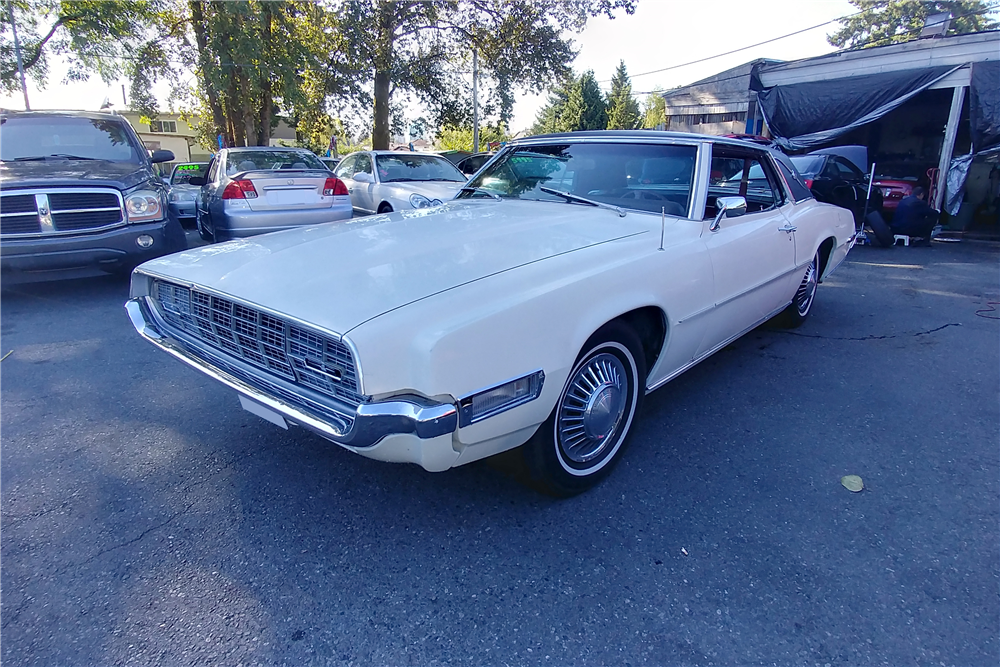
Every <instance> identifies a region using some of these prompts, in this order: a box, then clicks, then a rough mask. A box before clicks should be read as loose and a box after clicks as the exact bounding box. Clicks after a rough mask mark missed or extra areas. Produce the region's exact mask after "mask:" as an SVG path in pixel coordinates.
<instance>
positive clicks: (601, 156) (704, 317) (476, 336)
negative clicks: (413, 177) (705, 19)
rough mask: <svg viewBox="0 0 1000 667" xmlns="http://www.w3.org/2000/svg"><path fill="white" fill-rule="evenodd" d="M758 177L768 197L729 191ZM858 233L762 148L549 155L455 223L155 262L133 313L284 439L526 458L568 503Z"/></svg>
mask: <svg viewBox="0 0 1000 667" xmlns="http://www.w3.org/2000/svg"><path fill="white" fill-rule="evenodd" d="M668 163H669V164H668ZM747 164H749V165H751V168H753V167H755V166H758V167H760V168H761V171H762V173H763V176H764V178H763V179H762V180H761V182H759V183H756V184H755V185H754V187H753V188H750V187H749V183H748V182H745V181H740V182H732V181H730V182H727V183H725V184H712V183H710V182H709V173H710V172H711V171H714V170H718V171H722V172H728V173H733V171H734V169H733V167H734V166H736V165H739V166H740V167H741V168H742V167H743V166H745V165H747ZM650 165H653V166H655V169H654V168H648V169H647V167H650ZM667 167H670V168H667ZM644 172H645V173H647V174H653V173H659V174H664V175H667V176H665V177H664V178H663V179H662V180H660V181H656V180H654V179H653V178H650V179H648V180H649V181H650V182H648V183H642V184H639V183H632V182H630V180H629V175H630V174H641V173H644ZM854 235H855V230H854V223H853V220H852V219H851V215H850V213H849V212H848V211H845V210H844V209H841V208H838V207H835V206H830V205H827V204H822V203H819V202H817V201H816V200H815V199H813V198H812V196H811V195H810V194H809V191H808V190H807V189H806V188H805V186H804V185H803V184H802V183H801V182H799V181H798V180H797V177H796V175H795V173H794V168H793V167H792V166H791V163H790V162H789V161H788V159H787V157H785V156H784V155H782V154H780V153H776V152H772V151H770V150H769V149H767V148H764V147H761V146H758V145H754V144H750V143H746V142H742V141H737V140H731V139H723V138H720V137H708V136H701V135H694V134H681V133H669V132H651V131H631V132H629V131H620V132H578V133H572V134H562V135H549V136H537V137H529V138H526V139H519V140H516V141H514V142H512V143H511V144H509V145H508V146H506V147H505V148H504V149H503V150H502V151H501V152H500V153H499V154H498V156H497V158H496V159H495V160H494V161H493V162H492V163H491V164H490V165H489V166H487V167H486V168H485V169H484V170H483V171H482V172H480V174H479V175H478V176H477V177H476V178H475V179H474V180H472V181H470V182H469V183H468V184H467V186H465V187H464V188H463V189H462V192H461V194H460V196H459V197H458V198H457V199H456V200H454V201H450V202H447V203H445V204H443V205H442V206H438V207H436V208H433V209H423V210H404V211H397V212H395V213H392V214H390V215H383V216H377V217H371V218H366V219H360V220H354V221H353V222H352V224H350V225H324V226H321V227H313V228H311V229H309V230H296V231H289V232H284V233H281V234H273V235H269V236H266V237H260V238H257V239H252V240H249V241H245V242H242V243H241V244H240V245H233V246H231V247H228V248H227V251H226V252H214V251H213V250H212V249H208V248H201V249H196V250H190V251H187V252H185V253H180V254H177V255H173V256H171V257H170V258H169V259H165V260H154V261H152V262H150V263H148V264H145V265H143V266H141V267H139V268H138V269H137V271H136V272H135V273H134V274H133V280H132V288H131V299H130V300H129V302H128V303H127V305H126V308H127V310H128V314H129V316H130V317H131V320H132V322H133V324H134V325H135V327H136V329H137V330H138V331H139V333H140V334H141V335H142V336H144V337H145V338H146V339H147V340H149V341H151V342H153V343H154V344H156V345H157V346H159V347H160V348H162V349H164V350H166V351H167V352H169V353H170V354H172V355H174V356H175V357H176V358H178V359H180V360H181V361H184V362H186V363H187V364H189V365H191V366H193V367H195V368H197V369H199V370H201V371H202V372H204V373H206V374H208V375H210V376H211V377H213V378H215V379H217V380H219V381H220V382H222V383H223V384H225V385H227V386H229V387H230V388H232V389H234V390H235V391H236V393H237V394H238V395H239V397H240V401H241V404H242V405H243V407H244V408H246V409H247V410H249V411H251V412H253V413H255V414H257V415H259V416H262V417H263V418H265V419H267V420H269V421H271V422H274V423H275V424H277V425H279V426H282V427H287V426H288V424H297V425H300V426H304V427H306V428H308V429H311V430H313V431H315V432H317V433H319V434H320V435H322V436H324V437H326V438H328V439H330V440H332V441H333V442H335V443H338V444H340V445H342V446H343V447H345V448H347V449H349V450H351V451H353V452H356V453H358V454H362V455H364V456H368V457H371V458H374V459H379V460H383V461H398V462H411V463H417V464H419V465H421V466H423V467H424V468H425V469H427V470H430V471H441V470H446V469H448V468H451V467H454V466H459V465H463V464H465V463H469V462H471V461H475V460H478V459H483V458H485V457H488V456H492V455H495V454H498V453H500V452H504V451H506V450H511V449H514V448H520V449H518V450H517V451H516V452H514V454H513V456H514V457H520V459H521V461H522V463H523V465H524V467H525V470H526V471H527V473H526V474H527V476H528V478H529V479H530V480H531V481H532V483H533V484H535V485H537V486H539V487H540V488H542V489H543V490H545V491H547V492H549V493H552V494H555V495H563V496H565V495H571V494H574V493H578V492H581V491H583V490H585V489H586V488H588V487H590V486H592V485H593V484H595V483H597V482H598V481H599V480H600V479H602V478H603V477H604V476H605V475H606V474H607V473H608V471H610V469H611V467H612V466H613V465H614V464H615V462H616V461H618V460H619V459H620V458H621V456H622V452H623V451H624V449H623V448H624V446H625V442H626V439H627V437H628V435H629V433H630V432H632V430H633V424H634V421H635V418H636V416H637V414H638V411H639V407H640V404H641V403H642V400H643V396H644V395H645V394H646V393H648V392H650V391H652V390H654V389H656V388H657V387H660V386H662V385H664V384H665V383H667V382H668V381H670V380H671V379H673V378H675V377H676V376H678V375H679V374H680V373H682V372H683V371H685V370H687V369H688V368H690V367H692V366H694V365H695V364H696V363H698V362H699V361H701V360H702V359H705V358H706V357H708V356H709V355H711V354H712V353H713V352H715V351H717V350H720V349H722V348H723V347H724V346H725V345H727V344H728V343H730V342H731V341H733V340H735V339H736V338H738V337H739V336H741V335H742V334H744V333H746V332H747V331H750V330H751V329H753V328H754V327H756V326H757V325H759V324H761V323H762V322H765V321H767V320H768V319H770V318H772V317H775V316H779V317H780V320H781V322H782V323H784V324H786V325H788V326H797V325H800V324H802V323H803V322H804V321H805V320H806V318H807V317H808V316H809V314H810V312H811V311H812V308H813V304H814V299H815V296H816V291H817V284H818V283H819V282H821V281H822V280H823V279H824V278H826V277H827V276H828V275H829V274H830V272H831V271H833V270H834V269H835V268H836V267H837V266H838V265H839V264H840V263H841V262H842V261H843V260H844V258H845V257H846V255H847V253H848V250H849V249H850V247H851V245H852V242H853V239H854Z"/></svg>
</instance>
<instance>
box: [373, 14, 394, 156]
mask: <svg viewBox="0 0 1000 667" xmlns="http://www.w3.org/2000/svg"><path fill="white" fill-rule="evenodd" d="M395 10H396V7H395V6H394V5H393V3H391V2H380V3H379V9H378V45H377V46H376V47H375V48H376V51H377V52H376V56H375V123H374V127H373V128H372V148H373V149H375V150H387V149H388V148H389V139H390V138H391V136H390V131H389V86H390V83H391V82H390V79H389V73H390V72H391V71H392V60H393V52H392V46H393V44H392V42H393V39H394V38H395V32H396V16H395Z"/></svg>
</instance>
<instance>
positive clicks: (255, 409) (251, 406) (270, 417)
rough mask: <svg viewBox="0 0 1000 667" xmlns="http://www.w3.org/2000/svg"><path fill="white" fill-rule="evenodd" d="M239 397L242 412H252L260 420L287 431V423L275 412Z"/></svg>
mask: <svg viewBox="0 0 1000 667" xmlns="http://www.w3.org/2000/svg"><path fill="white" fill-rule="evenodd" d="M239 397H240V405H241V406H243V409H244V410H246V411H247V412H252V413H253V414H255V415H257V416H258V417H260V418H261V419H266V420H267V421H269V422H271V423H272V424H274V425H276V426H280V427H281V428H283V429H285V430H286V431H287V430H288V422H286V421H285V418H284V417H283V416H281V415H280V414H279V413H277V412H275V411H274V410H272V409H271V408H268V407H266V406H263V405H261V404H260V403H258V402H257V401H254V400H251V399H249V398H247V397H246V396H244V395H243V394H239Z"/></svg>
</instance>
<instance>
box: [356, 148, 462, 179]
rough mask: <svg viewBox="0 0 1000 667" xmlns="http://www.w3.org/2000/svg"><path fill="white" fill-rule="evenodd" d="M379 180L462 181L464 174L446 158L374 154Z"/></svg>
mask: <svg viewBox="0 0 1000 667" xmlns="http://www.w3.org/2000/svg"><path fill="white" fill-rule="evenodd" d="M375 164H376V165H378V176H379V180H381V181H382V182H383V183H399V182H402V181H449V182H452V183H464V182H465V175H464V174H462V172H460V171H459V170H458V168H457V167H456V166H455V165H453V164H452V163H451V162H449V161H448V160H445V159H444V158H443V157H436V156H433V155H406V154H402V155H376V156H375Z"/></svg>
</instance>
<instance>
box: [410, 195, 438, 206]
mask: <svg viewBox="0 0 1000 667" xmlns="http://www.w3.org/2000/svg"><path fill="white" fill-rule="evenodd" d="M440 205H441V200H440V199H428V198H427V197H425V196H423V195H418V194H416V193H414V194H412V195H410V206H412V207H413V208H431V207H432V206H440Z"/></svg>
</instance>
